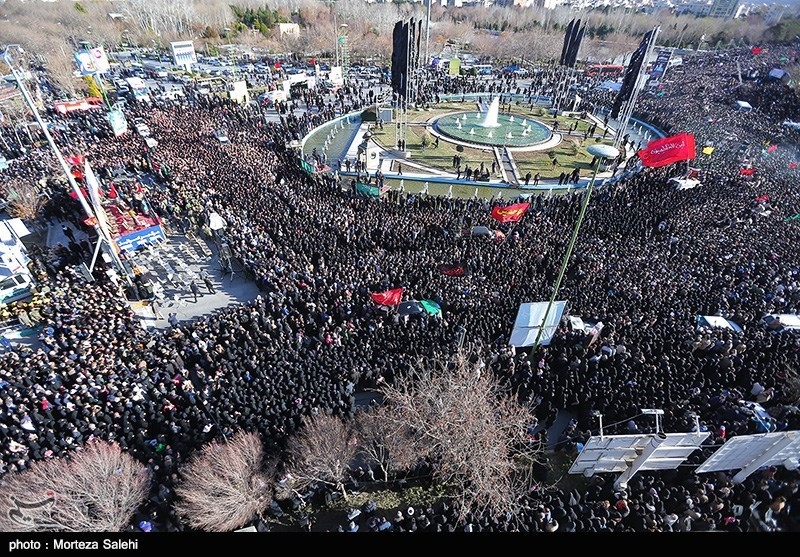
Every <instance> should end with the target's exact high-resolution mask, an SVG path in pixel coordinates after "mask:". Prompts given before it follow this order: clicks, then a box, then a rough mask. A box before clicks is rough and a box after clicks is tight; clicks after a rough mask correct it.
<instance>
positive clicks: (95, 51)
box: [89, 46, 111, 73]
mask: <svg viewBox="0 0 800 557" xmlns="http://www.w3.org/2000/svg"><path fill="white" fill-rule="evenodd" d="M89 55H90V57H91V60H92V65H94V71H96V72H97V73H108V71H109V70H111V64H110V63H109V62H108V56H106V53H105V51H104V50H103V47H102V46H98V47H97V48H90V49H89Z"/></svg>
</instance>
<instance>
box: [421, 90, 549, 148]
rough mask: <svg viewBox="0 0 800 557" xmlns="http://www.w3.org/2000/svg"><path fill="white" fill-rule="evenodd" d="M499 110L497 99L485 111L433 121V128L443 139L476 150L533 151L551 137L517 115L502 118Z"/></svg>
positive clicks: (457, 113)
mask: <svg viewBox="0 0 800 557" xmlns="http://www.w3.org/2000/svg"><path fill="white" fill-rule="evenodd" d="M499 110H500V98H499V97H495V98H494V99H492V102H491V104H490V105H489V107H488V108H487V110H486V111H483V112H481V111H477V112H472V111H470V112H456V113H453V114H446V115H444V116H440V117H439V118H436V120H435V122H434V124H433V128H434V129H435V130H436V131H437V132H439V133H440V134H441V135H442V136H443V137H449V138H452V139H455V140H457V141H463V142H465V143H468V144H471V145H474V146H476V147H479V148H480V147H481V146H482V147H484V148H485V147H489V146H500V145H503V146H506V147H515V148H522V147H533V146H535V145H538V144H541V143H544V142H546V141H548V140H549V139H550V138H551V137H552V136H553V132H552V130H550V129H549V128H548V127H546V126H545V125H544V124H542V123H541V122H538V121H537V120H534V119H532V118H530V117H528V116H522V115H520V114H516V115H514V114H506V113H502V114H501V113H500V111H499ZM473 118H474V119H473ZM520 123H521V124H522V126H521V127H520Z"/></svg>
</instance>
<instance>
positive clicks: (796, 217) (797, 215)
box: [783, 213, 800, 222]
mask: <svg viewBox="0 0 800 557" xmlns="http://www.w3.org/2000/svg"><path fill="white" fill-rule="evenodd" d="M797 219H800V213H797V214H796V215H795V216H793V217H786V218H785V219H783V220H784V222H789V221H790V220H797Z"/></svg>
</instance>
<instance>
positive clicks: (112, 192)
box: [108, 182, 117, 199]
mask: <svg viewBox="0 0 800 557" xmlns="http://www.w3.org/2000/svg"><path fill="white" fill-rule="evenodd" d="M108 198H109V199H116V198H117V187H116V186H115V185H114V182H109V183H108Z"/></svg>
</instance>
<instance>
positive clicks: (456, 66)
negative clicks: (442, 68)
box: [447, 58, 461, 75]
mask: <svg viewBox="0 0 800 557" xmlns="http://www.w3.org/2000/svg"><path fill="white" fill-rule="evenodd" d="M460 72H461V60H459V59H458V58H453V59H452V60H450V67H448V68H447V75H458V74H459V73H460Z"/></svg>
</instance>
